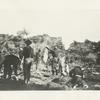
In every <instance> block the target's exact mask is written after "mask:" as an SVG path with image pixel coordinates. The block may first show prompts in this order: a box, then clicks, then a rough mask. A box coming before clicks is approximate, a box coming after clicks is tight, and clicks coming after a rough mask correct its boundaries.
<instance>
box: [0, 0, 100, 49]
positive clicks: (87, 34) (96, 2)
mask: <svg viewBox="0 0 100 100" xmlns="http://www.w3.org/2000/svg"><path fill="white" fill-rule="evenodd" d="M24 28H25V29H26V30H27V31H28V32H29V33H31V34H33V35H36V34H46V33H48V34H49V35H51V36H61V37H62V39H63V42H64V44H65V46H66V48H67V47H68V45H69V44H70V43H71V42H72V41H73V40H76V41H84V40H85V39H89V40H92V41H99V40H100V0H0V34H3V33H6V34H7V33H9V34H15V33H16V32H17V31H18V30H23V29H24Z"/></svg>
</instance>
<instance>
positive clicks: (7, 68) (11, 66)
mask: <svg viewBox="0 0 100 100" xmlns="http://www.w3.org/2000/svg"><path fill="white" fill-rule="evenodd" d="M0 58H1V62H0V65H1V67H0V69H1V68H2V67H4V79H6V77H7V75H8V78H9V79H10V78H11V75H12V71H14V75H16V76H17V70H18V67H19V66H20V59H19V58H18V57H17V56H15V55H5V56H3V55H1V56H0Z"/></svg>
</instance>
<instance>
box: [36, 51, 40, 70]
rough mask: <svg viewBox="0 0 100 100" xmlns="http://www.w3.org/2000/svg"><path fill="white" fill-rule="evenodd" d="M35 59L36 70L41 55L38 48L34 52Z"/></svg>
mask: <svg viewBox="0 0 100 100" xmlns="http://www.w3.org/2000/svg"><path fill="white" fill-rule="evenodd" d="M35 57H36V58H35V61H36V70H37V69H38V64H39V61H40V57H41V50H40V49H39V50H38V52H37V53H36V56H35Z"/></svg>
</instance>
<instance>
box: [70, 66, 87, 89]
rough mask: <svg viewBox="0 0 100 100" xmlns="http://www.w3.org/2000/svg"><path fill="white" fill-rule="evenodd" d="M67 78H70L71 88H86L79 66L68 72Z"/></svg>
mask: <svg viewBox="0 0 100 100" xmlns="http://www.w3.org/2000/svg"><path fill="white" fill-rule="evenodd" d="M69 76H70V77H71V78H72V80H71V83H72V87H73V88H74V89H75V88H76V87H85V88H88V86H87V85H86V82H85V81H84V80H83V71H82V69H81V67H80V66H76V67H74V68H73V69H72V70H71V71H70V72H69Z"/></svg>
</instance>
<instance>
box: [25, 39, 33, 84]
mask: <svg viewBox="0 0 100 100" xmlns="http://www.w3.org/2000/svg"><path fill="white" fill-rule="evenodd" d="M25 44H26V46H25V47H24V49H23V57H24V63H23V72H24V82H25V83H26V84H28V82H29V81H30V70H31V65H32V61H33V56H34V54H33V49H32V47H31V46H30V45H31V44H32V42H31V41H30V40H26V41H25Z"/></svg>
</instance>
